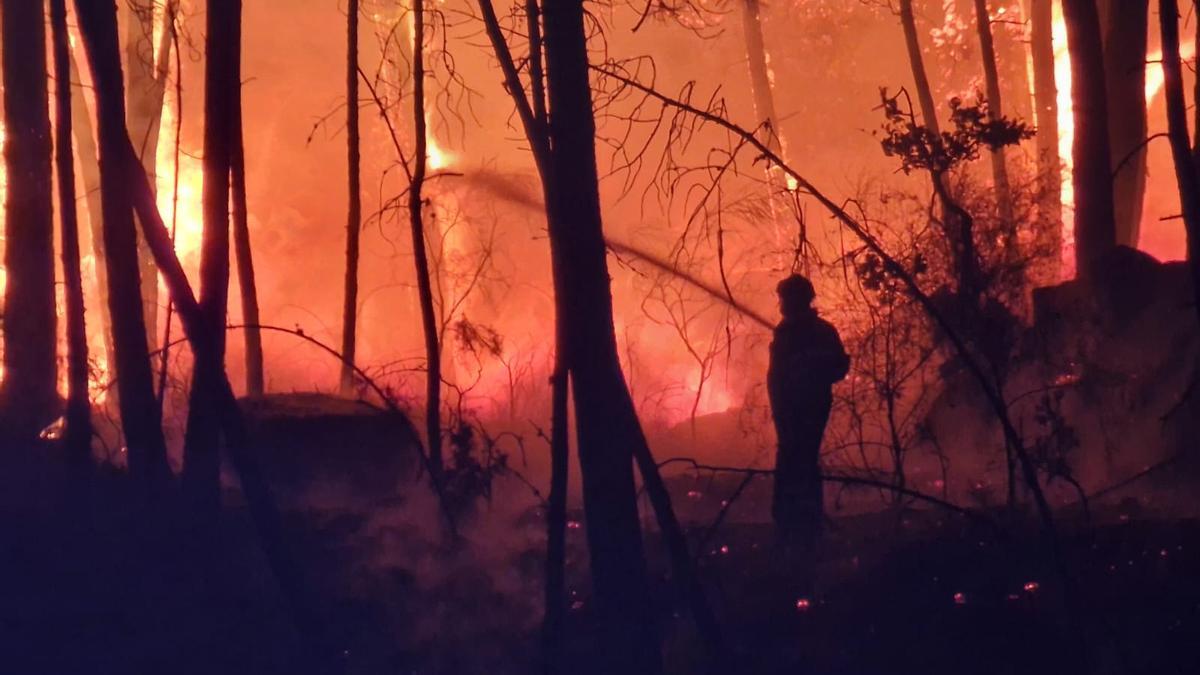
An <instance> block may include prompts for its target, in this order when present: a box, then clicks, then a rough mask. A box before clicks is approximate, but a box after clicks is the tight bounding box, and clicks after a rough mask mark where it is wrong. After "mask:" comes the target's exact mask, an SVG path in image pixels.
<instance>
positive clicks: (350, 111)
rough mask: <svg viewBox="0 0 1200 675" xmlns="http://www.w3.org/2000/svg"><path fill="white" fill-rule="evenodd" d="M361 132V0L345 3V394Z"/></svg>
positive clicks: (353, 327)
mask: <svg viewBox="0 0 1200 675" xmlns="http://www.w3.org/2000/svg"><path fill="white" fill-rule="evenodd" d="M360 164H361V161H360V154H359V134H358V0H350V2H349V4H348V5H347V7H346V176H347V182H348V183H349V185H348V190H347V197H348V204H347V207H346V280H345V286H344V287H345V290H344V292H343V303H342V374H341V378H340V379H341V390H342V395H343V396H348V395H350V394H351V393H352V392H353V390H354V360H355V351H356V348H357V342H358V337H357V335H358V247H359V243H358V242H359V234H360V232H361V228H362V189H361V186H360V185H359V168H360Z"/></svg>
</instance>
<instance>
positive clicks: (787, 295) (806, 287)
mask: <svg viewBox="0 0 1200 675" xmlns="http://www.w3.org/2000/svg"><path fill="white" fill-rule="evenodd" d="M775 292H776V293H778V294H779V299H780V300H781V301H783V302H784V303H786V304H789V305H793V306H800V307H805V306H808V305H810V304H812V301H813V299H814V298H816V297H817V292H816V291H815V290H813V285H812V282H811V281H809V280H808V277H805V276H804V275H801V274H793V275H791V276H790V277H788V278H786V279H784V280H783V281H781V282H779V285H778V286H776V287H775Z"/></svg>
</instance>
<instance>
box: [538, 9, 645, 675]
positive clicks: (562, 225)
mask: <svg viewBox="0 0 1200 675" xmlns="http://www.w3.org/2000/svg"><path fill="white" fill-rule="evenodd" d="M544 21H545V45H546V66H547V75H548V89H549V101H550V127H549V132H550V139H551V146H552V147H553V148H554V153H553V160H552V174H553V176H554V181H555V194H553V195H551V199H552V200H553V202H552V205H551V209H552V210H553V213H554V217H553V218H552V219H551V222H550V241H551V245H552V247H551V255H552V256H553V257H554V258H555V261H556V262H555V264H556V265H557V266H558V269H559V271H560V279H559V280H558V281H560V283H561V286H560V287H559V288H556V289H555V292H556V293H561V294H562V295H563V306H564V307H565V308H566V309H567V312H566V315H565V316H564V317H562V319H563V322H564V325H563V333H564V337H565V341H566V356H567V363H568V364H569V368H570V372H571V380H572V389H573V392H574V398H575V417H576V430H577V431H576V432H577V436H578V444H579V462H580V470H581V473H582V476H583V502H584V510H585V513H586V516H587V535H588V547H589V550H590V553H591V560H592V579H593V583H594V586H595V593H596V609H597V611H598V612H599V616H600V620H601V625H602V629H603V638H602V644H603V645H604V656H605V657H606V658H608V659H611V663H609V664H606V665H608V666H609V667H608V668H606V670H607V671H608V672H638V673H655V672H661V670H662V661H661V655H660V653H659V648H660V647H659V645H660V642H659V636H658V632H657V630H656V629H655V627H654V623H655V622H654V618H653V613H652V611H651V605H650V601H649V595H648V591H649V586H648V582H647V578H646V560H645V553H644V551H643V548H642V537H641V528H640V524H639V521H638V509H637V494H636V491H635V488H634V481H633V462H632V460H633V455H632V451H633V448H634V447H635V446H637V445H639V444H642V443H643V440H642V438H641V427H640V424H639V422H638V419H637V414H636V412H635V411H634V408H633V401H632V399H631V398H630V396H629V389H628V387H627V386H626V383H625V377H624V375H623V374H622V373H621V364H620V360H619V357H618V351H617V341H616V333H615V329H614V326H613V313H612V293H611V290H610V287H609V277H608V262H607V259H606V250H605V245H604V233H603V227H602V224H601V216H600V194H599V180H598V175H597V171H596V156H595V145H594V144H595V121H594V118H593V116H592V92H591V88H590V82H589V78H588V57H587V38H586V36H585V30H584V23H583V3H582V1H581V0H550V1H549V2H547V3H546V5H545V13H544Z"/></svg>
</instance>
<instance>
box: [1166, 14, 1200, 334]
mask: <svg viewBox="0 0 1200 675" xmlns="http://www.w3.org/2000/svg"><path fill="white" fill-rule="evenodd" d="M1158 13H1159V20H1160V22H1161V28H1162V68H1163V91H1164V94H1165V96H1166V100H1167V136H1168V138H1170V140H1171V156H1172V157H1173V158H1174V160H1175V178H1176V180H1177V181H1178V182H1179V202H1180V205H1181V206H1182V207H1183V223H1184V227H1185V228H1186V229H1187V253H1188V256H1187V258H1188V266H1189V267H1190V268H1191V272H1192V286H1193V288H1194V294H1195V298H1196V302H1194V303H1193V306H1194V307H1195V310H1196V315H1197V318H1200V176H1197V173H1196V170H1197V166H1196V164H1195V163H1194V162H1193V161H1192V154H1191V148H1189V147H1188V128H1187V102H1186V101H1185V100H1184V96H1183V64H1182V62H1181V61H1180V58H1179V7H1178V5H1177V4H1176V2H1175V0H1160V2H1159V9H1158Z"/></svg>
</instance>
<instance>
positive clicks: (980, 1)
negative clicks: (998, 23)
mask: <svg viewBox="0 0 1200 675" xmlns="http://www.w3.org/2000/svg"><path fill="white" fill-rule="evenodd" d="M975 27H976V30H977V31H978V33H979V53H980V56H981V57H982V60H983V79H984V82H985V84H986V87H987V98H988V119H990V120H992V121H995V120H998V119H1000V118H1001V117H1002V116H1003V115H1004V109H1003V106H1002V105H1001V101H1000V73H999V72H998V70H997V67H996V44H995V39H994V36H993V34H992V18H991V16H990V15H989V14H988V3H987V0H975ZM991 156H992V184H993V187H994V188H995V191H996V205H997V207H998V209H997V212H998V213H999V215H1000V221H1001V223H1003V225H1004V229H1003V232H1004V233H1005V236H1006V240H1005V243H1006V246H1009V247H1015V246H1016V241H1017V236H1016V235H1017V232H1016V229H1017V224H1016V223H1015V222H1013V210H1012V194H1011V191H1010V189H1009V182H1008V166H1007V164H1006V163H1005V152H1004V148H1003V147H1002V146H998V147H995V148H993V149H992V151H991Z"/></svg>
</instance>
